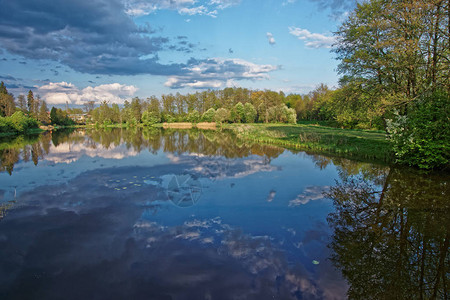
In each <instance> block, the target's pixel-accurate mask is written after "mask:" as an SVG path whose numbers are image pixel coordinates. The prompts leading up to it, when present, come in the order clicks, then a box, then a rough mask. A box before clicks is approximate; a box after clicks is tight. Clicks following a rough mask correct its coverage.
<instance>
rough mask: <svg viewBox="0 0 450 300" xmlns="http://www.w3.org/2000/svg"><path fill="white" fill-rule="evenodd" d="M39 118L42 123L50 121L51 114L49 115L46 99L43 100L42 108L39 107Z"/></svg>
mask: <svg viewBox="0 0 450 300" xmlns="http://www.w3.org/2000/svg"><path fill="white" fill-rule="evenodd" d="M38 120H39V121H40V122H41V123H42V124H48V123H50V118H49V115H48V108H47V103H45V101H42V105H41V108H40V109H39V114H38Z"/></svg>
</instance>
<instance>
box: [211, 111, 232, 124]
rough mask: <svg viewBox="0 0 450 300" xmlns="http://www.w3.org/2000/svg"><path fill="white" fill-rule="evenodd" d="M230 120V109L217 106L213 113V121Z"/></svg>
mask: <svg viewBox="0 0 450 300" xmlns="http://www.w3.org/2000/svg"><path fill="white" fill-rule="evenodd" d="M229 120H230V111H229V110H228V109H226V108H219V109H218V110H216V114H215V115H214V121H216V122H217V123H223V122H228V121H229Z"/></svg>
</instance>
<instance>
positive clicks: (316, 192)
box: [289, 186, 330, 207]
mask: <svg viewBox="0 0 450 300" xmlns="http://www.w3.org/2000/svg"><path fill="white" fill-rule="evenodd" d="M329 188H330V187H329V186H308V187H306V188H305V191H304V192H303V193H301V194H299V195H297V198H295V199H294V200H291V201H289V206H290V207H295V206H300V205H305V204H308V203H309V201H314V200H320V199H323V198H324V195H323V193H324V192H325V191H327V190H328V189H329Z"/></svg>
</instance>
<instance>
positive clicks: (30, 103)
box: [27, 90, 35, 115]
mask: <svg viewBox="0 0 450 300" xmlns="http://www.w3.org/2000/svg"><path fill="white" fill-rule="evenodd" d="M27 107H28V113H29V114H30V115H32V114H33V108H34V107H35V104H34V95H33V92H32V91H31V90H30V91H28V95H27Z"/></svg>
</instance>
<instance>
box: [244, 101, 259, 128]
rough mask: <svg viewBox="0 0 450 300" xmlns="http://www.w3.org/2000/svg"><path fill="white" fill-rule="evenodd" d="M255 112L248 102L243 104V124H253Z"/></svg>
mask: <svg viewBox="0 0 450 300" xmlns="http://www.w3.org/2000/svg"><path fill="white" fill-rule="evenodd" d="M256 116H257V112H256V109H255V107H254V106H253V104H251V103H250V102H247V103H245V105H244V122H245V123H254V122H255V121H256Z"/></svg>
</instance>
